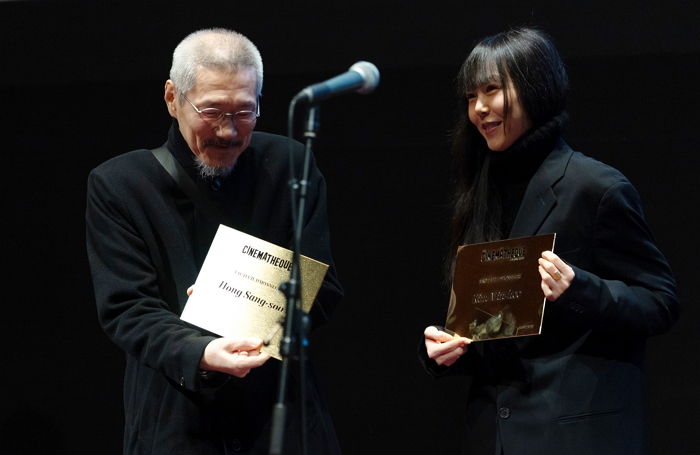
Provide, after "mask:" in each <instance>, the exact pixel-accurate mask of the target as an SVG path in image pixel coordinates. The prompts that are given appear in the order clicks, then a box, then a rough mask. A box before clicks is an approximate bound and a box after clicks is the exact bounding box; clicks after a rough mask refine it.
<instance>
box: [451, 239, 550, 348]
mask: <svg viewBox="0 0 700 455" xmlns="http://www.w3.org/2000/svg"><path fill="white" fill-rule="evenodd" d="M555 237H556V234H544V235H537V236H534V237H523V238H518V239H508V240H500V241H497V242H487V243H477V244H473V245H464V246H461V247H459V249H458V250H457V259H456V263H455V271H454V280H453V283H452V292H453V295H452V300H451V302H450V308H449V310H448V314H447V322H446V324H445V326H446V327H447V329H448V330H449V331H451V332H454V333H457V334H459V335H461V336H465V337H467V338H471V339H472V340H474V341H481V340H491V339H496V338H511V337H519V336H525V335H539V334H540V332H541V330H542V316H543V314H544V305H545V301H546V300H545V298H544V295H543V293H542V288H541V286H540V283H541V281H542V278H541V276H540V273H539V271H538V265H539V263H538V259H539V258H540V256H541V255H542V252H543V251H546V250H550V251H554V240H555Z"/></svg>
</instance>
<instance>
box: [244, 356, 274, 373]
mask: <svg viewBox="0 0 700 455" xmlns="http://www.w3.org/2000/svg"><path fill="white" fill-rule="evenodd" d="M269 358H270V356H269V355H267V354H259V355H245V356H239V357H238V359H237V360H236V368H237V369H248V370H250V369H252V368H257V367H259V366H261V365H263V364H264V363H265V362H267V361H268V359H269Z"/></svg>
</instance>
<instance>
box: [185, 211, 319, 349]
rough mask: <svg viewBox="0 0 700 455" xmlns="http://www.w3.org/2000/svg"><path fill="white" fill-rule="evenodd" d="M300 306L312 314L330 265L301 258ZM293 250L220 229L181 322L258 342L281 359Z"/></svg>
mask: <svg viewBox="0 0 700 455" xmlns="http://www.w3.org/2000/svg"><path fill="white" fill-rule="evenodd" d="M300 263H301V277H302V279H301V283H302V289H301V291H302V295H301V301H302V307H303V309H304V311H306V312H308V311H309V310H310V309H311V305H312V304H313V301H314V299H315V298H316V294H318V290H319V289H320V287H321V283H323V278H324V277H325V275H326V272H327V271H328V265H327V264H324V263H322V262H319V261H316V260H314V259H311V258H308V257H306V256H301V257H300ZM291 267H292V251H290V250H288V249H286V248H282V247H280V246H278V245H275V244H273V243H270V242H266V241H265V240H261V239H259V238H257V237H253V236H252V235H248V234H246V233H244V232H240V231H237V230H235V229H232V228H230V227H227V226H224V225H219V229H218V230H217V231H216V236H214V240H213V241H212V244H211V247H210V248H209V252H208V253H207V257H206V258H205V259H204V264H203V265H202V269H201V270H200V271H199V275H198V276H197V281H196V282H195V284H194V289H195V290H194V292H193V293H192V295H191V296H190V297H189V299H188V300H187V304H186V305H185V309H184V311H183V312H182V316H181V318H182V320H184V321H187V322H189V323H191V324H194V325H197V326H199V327H202V328H204V329H207V330H209V331H210V332H214V333H216V334H218V335H221V336H226V337H258V338H261V339H264V340H266V341H268V340H269V343H268V345H267V346H265V347H264V348H263V349H262V351H263V352H265V353H266V354H269V355H270V356H272V357H275V358H277V359H281V356H280V353H279V345H280V341H281V339H282V334H283V332H284V328H283V326H284V316H285V309H286V305H287V304H286V298H285V296H284V294H283V293H282V292H281V291H280V290H279V286H280V284H281V283H282V282H283V281H286V280H288V279H289V273H290V270H291Z"/></svg>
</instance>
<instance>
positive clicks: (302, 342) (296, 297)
mask: <svg viewBox="0 0 700 455" xmlns="http://www.w3.org/2000/svg"><path fill="white" fill-rule="evenodd" d="M299 99H300V96H299V95H297V96H296V97H294V98H293V99H292V101H291V102H290V105H289V136H290V153H289V170H290V176H291V179H290V181H289V186H290V188H291V198H292V200H291V202H292V224H293V232H294V233H293V236H294V239H293V250H292V270H291V273H290V278H289V281H286V282H284V283H282V285H280V290H281V291H282V292H283V293H284V295H285V297H286V299H287V312H286V315H285V330H284V335H283V337H282V342H281V345H280V354H281V355H282V369H281V370H280V381H279V389H278V396H277V403H276V404H275V406H274V408H273V412H272V431H271V434H270V455H281V454H282V448H283V444H284V428H285V420H286V414H287V404H286V401H287V399H286V397H287V380H288V378H289V369H290V362H292V361H293V360H295V359H296V361H297V362H298V369H299V407H300V414H301V450H302V454H303V455H306V454H307V453H308V452H307V451H308V430H307V425H306V423H307V409H306V375H307V349H308V346H309V339H308V334H309V327H310V321H309V316H308V314H306V312H304V310H303V308H302V304H301V287H302V283H301V273H300V261H299V257H300V254H301V253H300V251H301V239H302V228H303V225H304V208H305V205H306V193H307V190H308V183H309V182H308V179H309V167H310V163H311V151H312V148H313V140H314V139H315V138H316V132H317V130H318V127H319V119H318V115H319V114H318V111H319V107H318V105H317V104H312V105H310V106H309V110H308V118H307V122H306V129H305V132H304V137H305V138H306V147H305V151H304V166H303V170H302V179H301V180H297V177H296V174H295V171H294V157H293V156H292V154H291V138H292V130H293V124H294V122H293V118H294V108H295V106H296V103H297V101H298V100H299Z"/></svg>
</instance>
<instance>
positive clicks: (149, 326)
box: [86, 171, 214, 391]
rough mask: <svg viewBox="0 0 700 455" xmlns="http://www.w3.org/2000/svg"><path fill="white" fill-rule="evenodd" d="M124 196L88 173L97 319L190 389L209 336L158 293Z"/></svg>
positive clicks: (198, 380)
mask: <svg viewBox="0 0 700 455" xmlns="http://www.w3.org/2000/svg"><path fill="white" fill-rule="evenodd" d="M115 187H116V188H115ZM124 199H125V198H124V197H120V191H119V190H118V185H115V184H114V182H111V181H110V180H109V178H106V177H105V176H103V175H101V174H99V173H98V172H95V171H93V172H92V173H91V174H90V176H89V178H88V188H87V209H86V240H87V254H88V259H89V263H90V269H91V273H92V281H93V287H94V292H95V299H96V304H97V314H98V319H99V322H100V324H101V326H102V328H103V330H104V331H105V332H106V334H107V335H108V336H109V337H110V339H111V340H112V341H113V342H114V343H115V344H117V346H119V347H120V348H121V349H122V350H124V351H125V352H126V353H127V354H128V355H130V356H133V357H134V358H136V359H138V361H139V362H140V363H142V364H145V365H147V366H148V367H151V368H154V369H156V370H158V371H160V372H161V373H162V374H164V375H165V376H166V377H168V378H169V379H170V380H172V381H174V382H175V383H176V384H179V385H180V386H181V387H184V388H187V389H189V390H193V391H196V390H198V389H200V388H201V387H202V386H204V385H205V382H206V381H205V380H204V377H203V376H202V375H201V374H200V373H201V372H200V370H199V362H200V359H201V356H202V354H203V352H204V348H205V347H206V345H207V344H208V343H209V342H210V341H211V340H213V339H214V337H213V336H209V335H208V334H203V333H202V332H201V331H199V330H197V329H195V328H194V327H193V326H190V325H189V324H187V323H186V322H184V321H182V320H181V319H180V318H179V315H178V314H177V313H176V312H175V309H173V308H172V307H171V305H170V304H169V303H168V302H167V301H166V300H165V299H164V298H163V297H162V290H161V289H160V286H159V277H158V272H157V270H156V267H155V266H154V263H153V260H152V257H151V255H150V254H149V248H148V244H147V242H146V240H144V236H143V233H141V232H139V231H138V229H137V228H136V223H134V221H133V214H132V213H130V210H129V208H130V207H129V206H128V205H127V204H126V202H125V201H124ZM132 210H133V208H132ZM161 278H162V277H161Z"/></svg>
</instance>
